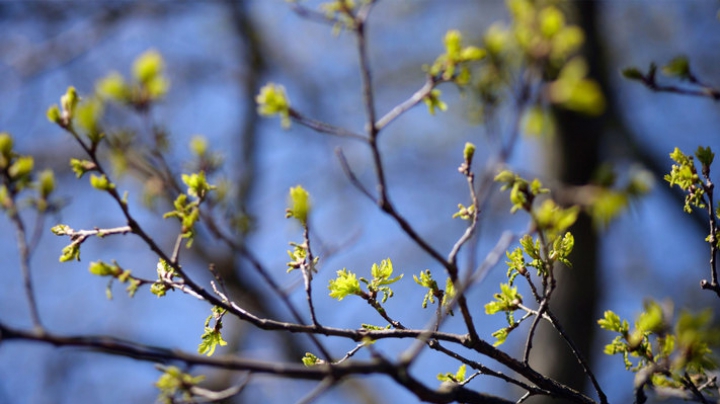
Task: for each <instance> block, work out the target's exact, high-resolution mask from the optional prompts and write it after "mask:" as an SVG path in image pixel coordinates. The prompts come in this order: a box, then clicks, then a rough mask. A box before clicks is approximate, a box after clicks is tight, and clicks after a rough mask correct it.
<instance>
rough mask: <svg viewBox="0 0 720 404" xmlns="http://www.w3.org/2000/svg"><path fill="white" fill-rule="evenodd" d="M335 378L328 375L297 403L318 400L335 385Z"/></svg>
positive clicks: (308, 402)
mask: <svg viewBox="0 0 720 404" xmlns="http://www.w3.org/2000/svg"><path fill="white" fill-rule="evenodd" d="M335 383H336V381H335V379H334V378H333V377H331V376H328V377H326V378H324V379H322V381H321V382H320V384H318V385H317V386H315V388H314V389H312V391H310V392H309V393H308V394H307V395H306V396H305V397H303V398H301V399H300V400H298V401H297V404H310V403H312V402H313V401H315V400H317V399H318V398H319V397H320V396H321V395H323V394H324V393H325V392H327V391H329V390H330V389H331V388H332V387H333V386H335Z"/></svg>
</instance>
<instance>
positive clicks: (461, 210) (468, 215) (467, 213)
mask: <svg viewBox="0 0 720 404" xmlns="http://www.w3.org/2000/svg"><path fill="white" fill-rule="evenodd" d="M474 216H475V205H470V206H465V205H463V204H462V203H458V211H457V212H455V213H454V214H453V215H452V217H453V219H456V218H460V219H462V220H472V219H473V217H474Z"/></svg>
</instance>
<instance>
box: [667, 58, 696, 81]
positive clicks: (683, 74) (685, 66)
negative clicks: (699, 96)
mask: <svg viewBox="0 0 720 404" xmlns="http://www.w3.org/2000/svg"><path fill="white" fill-rule="evenodd" d="M662 72H663V74H665V75H666V76H670V77H676V78H678V79H680V80H688V79H690V77H692V73H690V61H689V60H688V58H687V57H686V56H676V57H674V58H673V59H672V60H670V61H669V62H668V64H666V65H665V66H663V68H662Z"/></svg>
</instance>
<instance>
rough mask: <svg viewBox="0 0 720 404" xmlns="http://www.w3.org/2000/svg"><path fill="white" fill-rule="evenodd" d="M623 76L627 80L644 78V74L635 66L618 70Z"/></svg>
mask: <svg viewBox="0 0 720 404" xmlns="http://www.w3.org/2000/svg"><path fill="white" fill-rule="evenodd" d="M620 74H622V76H623V77H625V78H626V79H628V80H644V79H645V75H643V73H642V72H641V71H640V69H638V68H637V67H628V68H625V69H622V70H621V71H620Z"/></svg>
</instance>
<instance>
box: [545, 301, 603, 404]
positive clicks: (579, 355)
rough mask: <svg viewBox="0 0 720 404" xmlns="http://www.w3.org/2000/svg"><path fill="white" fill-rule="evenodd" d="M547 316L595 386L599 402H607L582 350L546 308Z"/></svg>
mask: <svg viewBox="0 0 720 404" xmlns="http://www.w3.org/2000/svg"><path fill="white" fill-rule="evenodd" d="M546 313H547V316H548V318H549V320H550V324H552V326H553V327H554V328H555V330H557V332H558V333H559V334H560V336H561V337H562V339H563V340H565V343H567V344H568V346H569V347H570V350H571V351H572V353H573V356H575V359H576V360H577V361H578V363H579V364H580V366H582V368H583V372H585V374H586V375H587V377H588V379H590V382H591V383H592V385H593V388H595V392H596V393H597V395H598V397H599V398H600V402H601V403H603V404H607V402H608V401H607V396H606V395H605V392H603V389H602V387H600V383H598V381H597V379H596V378H595V374H594V373H593V371H592V369H590V365H588V363H587V360H585V358H584V357H583V355H582V352H580V350H579V349H578V347H577V346H575V343H574V342H573V340H572V338H570V336H569V335H568V334H567V333H566V332H565V329H564V328H563V327H562V325H561V324H560V321H559V320H558V318H557V317H555V314H554V313H553V312H552V311H551V310H550V309H549V308H548V309H547V311H546Z"/></svg>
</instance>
